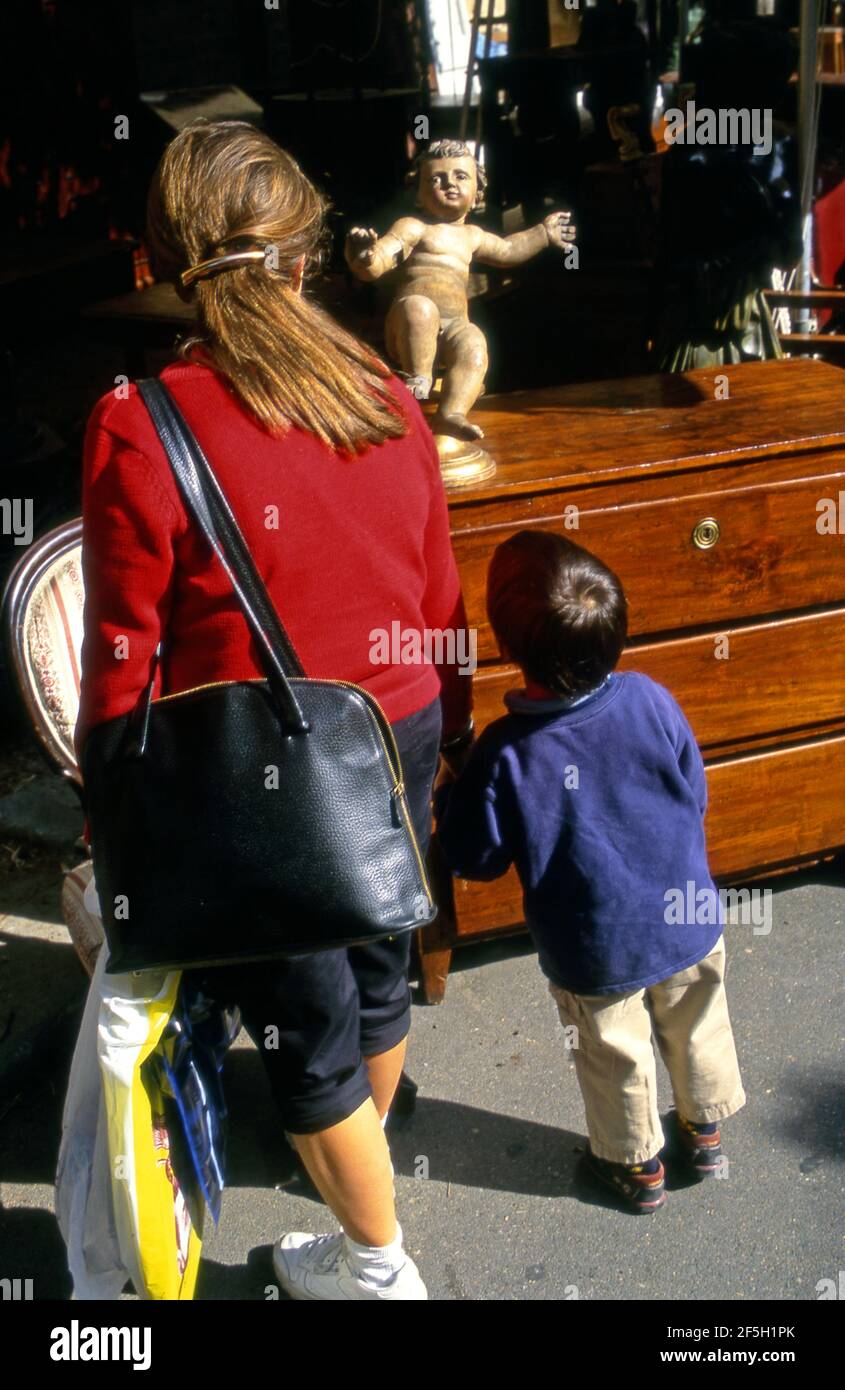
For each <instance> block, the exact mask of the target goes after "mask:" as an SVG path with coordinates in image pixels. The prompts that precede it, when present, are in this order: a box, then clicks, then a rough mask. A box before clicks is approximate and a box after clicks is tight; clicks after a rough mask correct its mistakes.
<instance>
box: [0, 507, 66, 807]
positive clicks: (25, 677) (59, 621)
mask: <svg viewBox="0 0 845 1390" xmlns="http://www.w3.org/2000/svg"><path fill="white" fill-rule="evenodd" d="M84 600H85V590H84V587H83V583H82V520H81V518H77V519H76V520H74V521H66V522H64V523H63V524H62V525H61V526H57V527H55V528H54V530H52V531H48V533H47V534H46V535H45V536H42V537H41V538H40V540H37V541H36V542H35V544H34V545H31V546H30V547H29V548H28V549H27V550H26V552H25V553H24V554H23V555H22V556H21V558H20V560H19V561H18V562H17V564H16V565H15V568H14V569H13V570H12V573H11V574H10V576H9V579H8V582H7V584H6V587H5V590H4V593H3V626H4V629H5V634H6V640H7V644H8V647H9V652H10V656H11V663H12V669H13V671H14V673H15V677H16V679H17V682H18V686H19V688H20V692H21V695H22V696H23V701H24V704H25V706H26V709H27V712H28V714H29V716H30V718H31V719H32V722H33V725H34V727H35V732H36V734H37V736H38V738H39V740H40V741H41V743H42V745H43V747H44V749H45V751H46V753H47V755H48V757H49V758H50V760H51V761H52V762H53V763H55V764H56V766H57V767H58V769H59V771H60V772H62V773H63V774H64V776H66V777H69V778H70V779H71V780H72V781H74V782H76V783H81V780H82V779H81V777H80V774H79V767H78V765H77V761H76V753H75V751H74V747H73V732H74V728H75V726H76V720H77V716H78V714H79V680H80V653H81V650H82V608H83V603H84Z"/></svg>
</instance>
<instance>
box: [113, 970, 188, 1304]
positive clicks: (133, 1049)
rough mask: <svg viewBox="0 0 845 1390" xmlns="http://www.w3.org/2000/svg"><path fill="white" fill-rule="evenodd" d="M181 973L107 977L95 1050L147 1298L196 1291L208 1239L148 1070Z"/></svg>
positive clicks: (119, 1192) (131, 1263)
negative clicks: (192, 1207) (174, 1159)
mask: <svg viewBox="0 0 845 1390" xmlns="http://www.w3.org/2000/svg"><path fill="white" fill-rule="evenodd" d="M180 980H181V973H180V972H179V971H178V970H176V971H173V970H172V971H169V972H167V973H166V974H165V973H164V972H162V971H144V972H143V973H140V974H137V975H132V974H129V975H103V979H102V992H101V1002H100V1015H99V1022H98V1030H97V1055H98V1058H99V1063H100V1072H101V1075H102V1078H103V1098H104V1102H105V1112H106V1124H107V1132H108V1148H109V1161H110V1165H111V1184H112V1197H113V1201H114V1214H115V1225H116V1229H117V1235H118V1240H119V1243H120V1251H121V1258H122V1261H123V1264H124V1266H125V1268H126V1269H127V1270H128V1271H129V1274H130V1276H131V1278H132V1282H133V1284H134V1286H135V1290H136V1292H137V1293H138V1295H139V1297H141V1298H144V1299H190V1298H193V1295H194V1288H195V1286H196V1280H197V1271H198V1268H199V1259H200V1250H201V1244H202V1230H201V1217H198V1224H197V1226H195V1225H194V1223H193V1222H192V1220H191V1215H190V1212H189V1210H188V1202H187V1200H186V1194H185V1193H184V1192H183V1191H182V1190H181V1188H180V1186H179V1182H178V1180H177V1178H176V1175H175V1173H174V1170H173V1165H172V1163H171V1154H170V1138H169V1135H168V1131H167V1125H166V1122H165V1107H164V1104H163V1099H162V1096H161V1093H160V1091H159V1090H158V1087H157V1086H156V1084H155V1082H154V1081H153V1080H152V1078H151V1076H150V1075H149V1070H150V1069H149V1068H147V1069H146V1074H145V1072H144V1070H143V1068H144V1063H145V1061H146V1060H147V1058H148V1057H149V1056H150V1054H151V1053H152V1052H153V1050H154V1049H155V1048H156V1047H157V1045H158V1043H159V1041H160V1039H161V1035H162V1033H163V1031H164V1028H165V1026H166V1024H167V1021H168V1019H169V1018H170V1015H171V1013H172V1012H173V1009H174V1008H175V1006H176V1000H177V996H178V993H179V982H180ZM199 1211H200V1213H201V1212H202V1206H201V1204H200V1205H199Z"/></svg>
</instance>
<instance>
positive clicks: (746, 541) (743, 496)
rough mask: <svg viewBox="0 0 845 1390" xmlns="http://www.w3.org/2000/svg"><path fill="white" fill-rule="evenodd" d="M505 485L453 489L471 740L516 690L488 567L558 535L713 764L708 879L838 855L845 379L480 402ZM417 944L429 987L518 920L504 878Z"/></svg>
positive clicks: (842, 815)
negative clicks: (613, 590) (455, 960)
mask: <svg viewBox="0 0 845 1390" xmlns="http://www.w3.org/2000/svg"><path fill="white" fill-rule="evenodd" d="M478 413H479V417H481V416H483V417H484V418H483V420H482V421H481V422H482V423H483V424H484V427H485V433H486V439H485V445H486V447H487V448H488V449H489V452H490V453H491V454H492V455H493V457H494V458H495V459H496V461H497V464H498V471H497V473H496V475H495V477H493V478H492V479H490V480H488V481H487V482H485V483H482V484H480V485H479V486H478V487H477V488H475V489H473V488H467V489H463V490H461V491H459V492H455V493H453V494H452V496H451V498H450V511H451V519H452V534H453V542H454V547H455V553H456V555H457V558H458V563H459V566H460V569H461V574H462V579H463V585H464V595H465V599H466V606H467V612H468V617H469V622H470V624H471V625H472V626H473V627H475V628H476V629H477V632H478V670H477V672H476V675H475V678H474V689H475V711H476V723H477V725H478V727H479V728H483V726H484V725H485V724H486V723H488V722H489V721H490V720H492V719H495V718H497V717H498V716H499V715H500V714H501V713H502V712H503V706H502V695H503V693H504V692H505V691H506V690H507V689H509V688H511V687H513V686H514V685H516V684H518V672H517V671H516V670H515V668H513V667H508V666H504V665H503V664H502V661H501V658H500V656H499V653H498V650H497V647H496V643H495V639H494V638H493V635H492V633H491V631H490V628H489V625H488V623H487V619H486V614H485V608H484V595H485V585H486V572H487V565H488V562H489V558H490V555H491V554H492V551H493V549H494V548H495V546H496V545H498V544H499V542H500V541H502V540H504V539H506V538H507V537H508V536H509V535H511V534H512V533H513V532H514V531H517V530H520V529H522V528H523V527H547V528H549V529H551V530H562V531H563V533H564V534H566V535H567V536H569V538H570V539H572V540H574V541H577V542H578V543H580V544H582V545H584V546H586V547H587V548H588V549H589V550H592V551H594V552H595V553H596V554H597V555H599V556H600V557H601V558H602V559H603V560H604V561H605V562H606V563H607V564H609V565H610V566H611V568H612V569H614V570H615V571H616V572H617V573H618V575H619V577H620V579H621V580H622V582H623V584H624V586H625V590H626V593H627V596H628V602H629V608H630V643H629V647H628V648H627V650H626V652H625V654H624V656H623V660H622V663H621V669H625V668H629V669H636V670H640V671H645V672H646V673H647V674H648V675H650V676H652V677H653V678H654V679H655V680H657V681H660V682H661V684H663V685H665V686H667V687H668V688H669V689H670V690H671V691H672V693H673V694H674V695H675V696H676V697H677V699H678V700H679V701H680V703H681V705H682V706H683V708H684V710H685V712H686V714H687V717H688V719H689V721H690V723H691V725H692V728H693V731H694V732H695V735H696V737H697V739H698V741H699V744H700V746H701V749H702V752H703V754H704V758H705V762H706V764H707V769H708V781H709V789H710V808H709V811H708V817H707V834H708V844H709V853H710V862H711V867H712V870H713V873H714V874H715V875H716V877H717V878H718V879H719V881H720V882H722V883H727V882H730V883H732V884H737V883H740V882H742V881H743V880H746V879H749V878H754V877H761V876H765V875H770V874H775V873H779V872H782V871H783V870H785V869H792V868H798V867H800V866H801V865H805V864H807V863H810V862H812V861H813V860H817V859H819V858H820V857H821V856H823V855H826V854H829V853H831V852H833V851H836V850H838V849H840V848H842V847H843V846H845V373H843V372H841V371H839V370H838V369H837V368H835V367H831V366H828V365H825V364H823V363H819V362H813V361H807V360H804V361H798V360H795V361H784V362H770V363H761V364H758V363H754V364H743V365H740V366H733V367H730V368H727V369H725V368H719V369H708V370H704V371H696V372H690V373H687V374H686V375H683V376H655V377H641V378H635V379H628V380H623V381H611V382H602V383H598V384H595V385H586V386H568V387H561V388H552V389H547V390H542V391H536V392H529V391H526V392H517V393H515V394H513V395H510V396H499V397H488V398H487V399H486V400H483V401H482V402H481V404H480V406H479V412H478ZM431 868H432V875H433V878H434V881H435V884H436V890H437V892H438V895H439V898H440V903H441V910H440V915H439V918H438V920H437V921H436V922H435V923H434V924H433V925H432V926H431V927H430V928H427V929H426V930H425V931H424V932H422V933H420V937H421V940H420V943H419V945H420V958H421V980H422V989H423V995H424V997H425V998H426V999H428V1000H429V1001H430V1002H437V1001H438V1000H440V999H442V997H443V992H444V990H445V985H446V977H447V975H448V969H449V960H450V955H451V951H452V949H453V948H454V947H455V946H456V945H458V944H460V943H461V942H464V941H470V940H480V939H483V938H489V937H491V936H495V935H497V934H500V933H504V932H514V931H518V930H520V929H521V927H522V902H521V893H520V889H519V884H518V882H517V879H516V876H515V874H514V873H513V872H511V873H509V874H508V875H507V877H506V878H503V879H500V880H499V881H497V882H494V883H468V882H465V881H461V880H453V879H452V878H451V877H450V875H449V874H448V872H446V871H445V870H444V867H443V865H442V863H441V862H440V860H439V857H438V854H437V850H436V846H435V847H433V850H432V864H431Z"/></svg>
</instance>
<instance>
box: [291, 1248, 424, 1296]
mask: <svg viewBox="0 0 845 1390" xmlns="http://www.w3.org/2000/svg"><path fill="white" fill-rule="evenodd" d="M273 1268H274V1270H275V1271H276V1275H277V1277H278V1279H279V1282H280V1284H281V1286H282V1288H283V1289H284V1290H285V1292H286V1293H287V1294H289V1295H290V1297H291V1298H298V1299H312V1300H326V1301H328V1300H332V1301H334V1302H343V1301H345V1300H355V1299H377V1300H378V1299H380V1300H382V1301H383V1302H390V1301H394V1300H395V1301H397V1302H398V1301H400V1300H403V1301H410V1300H412V1299H427V1298H428V1291H427V1289H426V1287H425V1284H424V1283H423V1281H422V1278H421V1277H420V1272H419V1270H418V1269H417V1267H416V1265H415V1264H414V1262H413V1260H412V1259H411V1258H410V1256H408V1255H406V1257H405V1263H404V1264H403V1266H402V1268H401V1269H400V1270H399V1271H398V1272H397V1273H396V1274H394V1275H393V1276H392V1277H391V1278H390V1280H389V1281H388V1282H386V1283H383V1284H382V1283H378V1284H375V1283H370V1282H368V1281H367V1280H365V1279H363V1278H361V1276H360V1275H359V1274H357V1273H356V1272H355V1270H354V1269H353V1268H352V1267H351V1264H350V1261H349V1259H348V1253H347V1249H346V1241H345V1238H344V1236H343V1234H342V1233H341V1234H340V1235H334V1236H315V1235H311V1234H310V1232H305V1231H292V1232H291V1233H290V1234H289V1235H286V1236H282V1238H281V1240H280V1241H277V1243H276V1245H275V1246H274V1247H273Z"/></svg>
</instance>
